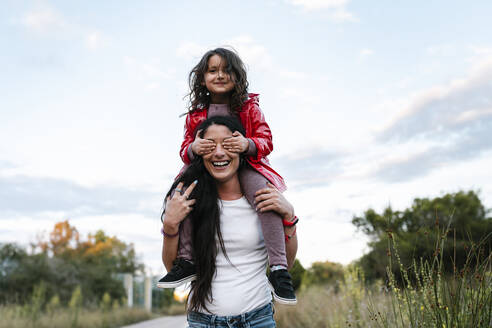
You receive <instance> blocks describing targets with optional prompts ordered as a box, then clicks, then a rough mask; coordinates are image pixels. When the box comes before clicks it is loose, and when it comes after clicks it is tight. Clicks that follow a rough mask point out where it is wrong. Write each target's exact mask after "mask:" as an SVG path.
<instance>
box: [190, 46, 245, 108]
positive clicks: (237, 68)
mask: <svg viewBox="0 0 492 328" xmlns="http://www.w3.org/2000/svg"><path fill="white" fill-rule="evenodd" d="M213 55H218V56H220V57H221V58H222V59H223V60H224V61H225V63H226V71H227V73H228V74H229V75H230V77H231V79H232V81H233V82H234V89H233V90H232V91H231V94H230V103H229V106H230V110H231V112H232V113H239V112H240V111H241V108H242V106H243V103H244V102H245V101H246V100H247V99H248V86H249V83H248V79H247V74H246V67H245V66H244V63H243V61H242V60H241V58H239V56H238V54H237V53H235V52H234V51H232V50H229V49H225V48H217V49H214V50H209V51H207V52H206V53H205V55H203V57H202V59H201V60H200V62H199V63H198V64H197V65H196V66H195V67H193V69H192V70H191V72H190V74H189V76H188V84H189V86H190V93H189V94H188V95H187V97H188V98H189V107H188V112H187V113H192V112H194V111H196V110H199V109H201V108H208V107H209V106H210V101H211V100H210V93H209V92H208V90H207V88H206V86H205V83H204V82H205V79H204V76H205V72H207V69H208V60H209V59H210V57H212V56H213Z"/></svg>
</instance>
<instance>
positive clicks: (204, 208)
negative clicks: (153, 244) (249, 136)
mask: <svg viewBox="0 0 492 328" xmlns="http://www.w3.org/2000/svg"><path fill="white" fill-rule="evenodd" d="M214 124H216V125H224V126H226V127H227V128H229V130H230V131H231V132H235V131H239V132H240V133H241V134H243V135H245V131H244V128H243V126H242V125H241V123H240V122H239V120H237V119H236V118H234V117H228V116H214V117H211V118H209V119H207V120H205V121H204V122H203V123H202V124H200V126H199V127H198V129H197V130H202V131H201V133H200V137H201V138H203V136H204V134H205V132H206V131H207V129H208V128H209V127H210V126H211V125H214ZM243 163H244V160H243V159H242V158H241V161H240V167H239V169H240V168H241V166H242V165H243ZM239 169H238V170H239ZM195 180H198V183H197V185H196V186H195V189H193V192H192V193H191V195H190V199H196V203H195V204H194V205H193V210H192V211H191V213H190V214H189V219H191V222H192V225H193V229H192V231H193V232H192V243H193V247H192V249H193V258H194V261H195V265H196V269H197V279H196V280H195V281H194V282H193V283H192V285H191V293H192V297H191V300H190V307H189V308H190V310H193V311H197V310H200V309H205V310H207V311H208V309H207V307H206V305H205V301H206V300H208V301H209V302H212V289H211V287H212V279H213V277H214V275H215V271H216V262H215V260H216V257H217V251H218V248H217V241H216V236H217V239H218V242H219V245H220V248H221V249H222V252H223V253H224V255H225V256H226V258H227V252H226V249H225V247H224V240H223V239H222V233H221V231H220V208H219V201H218V200H219V195H218V191H217V183H216V181H215V180H214V178H213V177H212V176H211V175H210V174H209V172H208V171H207V169H206V168H205V166H204V165H203V159H202V157H201V156H197V157H196V158H195V159H194V160H193V162H192V163H191V164H190V166H189V167H188V168H187V169H186V170H185V171H184V172H183V174H182V175H181V176H179V177H178V178H177V179H176V181H174V183H173V185H172V186H171V189H169V191H168V193H167V195H166V198H167V196H170V195H171V193H172V191H173V190H174V189H175V188H176V186H177V185H178V183H180V182H183V184H184V185H185V186H189V185H190V184H191V183H193V181H195Z"/></svg>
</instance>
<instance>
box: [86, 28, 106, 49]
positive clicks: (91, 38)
mask: <svg viewBox="0 0 492 328" xmlns="http://www.w3.org/2000/svg"><path fill="white" fill-rule="evenodd" d="M104 44H105V40H104V38H103V36H102V33H101V32H99V31H93V32H90V33H88V34H87V35H86V37H85V45H86V46H87V48H88V49H89V50H96V49H99V48H101V47H102V46H103V45H104Z"/></svg>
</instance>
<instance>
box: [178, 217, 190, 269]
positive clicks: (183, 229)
mask: <svg viewBox="0 0 492 328" xmlns="http://www.w3.org/2000/svg"><path fill="white" fill-rule="evenodd" d="M192 229H193V227H192V224H191V219H190V218H189V217H187V218H186V219H184V220H183V222H181V225H180V226H179V245H178V256H177V257H178V258H180V259H183V260H187V261H190V262H191V261H193V249H192V245H191V231H192Z"/></svg>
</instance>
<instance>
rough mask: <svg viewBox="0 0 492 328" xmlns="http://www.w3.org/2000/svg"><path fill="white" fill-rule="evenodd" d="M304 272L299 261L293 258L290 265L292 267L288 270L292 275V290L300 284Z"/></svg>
mask: <svg viewBox="0 0 492 328" xmlns="http://www.w3.org/2000/svg"><path fill="white" fill-rule="evenodd" d="M305 272H306V269H304V267H303V266H302V264H301V262H299V260H298V259H295V261H294V265H292V268H291V269H290V270H289V273H290V275H291V276H292V286H293V287H294V290H297V289H298V288H299V287H300V286H301V283H302V278H303V276H304V273H305Z"/></svg>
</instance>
